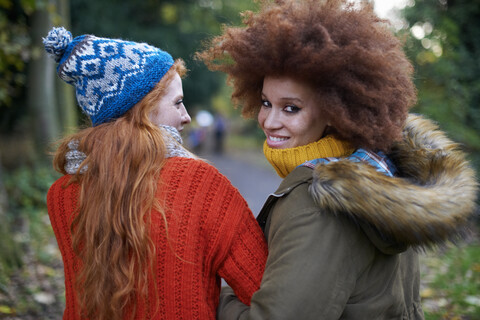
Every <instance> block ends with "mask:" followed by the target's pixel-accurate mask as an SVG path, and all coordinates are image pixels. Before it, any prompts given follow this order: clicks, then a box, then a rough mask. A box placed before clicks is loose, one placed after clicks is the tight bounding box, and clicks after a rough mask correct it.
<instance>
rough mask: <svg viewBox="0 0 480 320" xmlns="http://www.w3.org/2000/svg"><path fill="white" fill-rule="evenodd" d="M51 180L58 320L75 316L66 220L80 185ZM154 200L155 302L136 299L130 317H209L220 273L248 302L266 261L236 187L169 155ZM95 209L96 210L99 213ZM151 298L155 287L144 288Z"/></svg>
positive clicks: (207, 168) (197, 163)
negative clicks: (59, 273)
mask: <svg viewBox="0 0 480 320" xmlns="http://www.w3.org/2000/svg"><path fill="white" fill-rule="evenodd" d="M70 177H71V176H69V175H66V176H63V177H62V178H60V179H59V180H57V181H56V182H55V183H54V184H53V185H52V187H51V188H50V190H49V193H48V196H47V202H48V214H49V216H50V221H51V224H52V226H53V230H54V232H55V236H56V238H57V242H58V245H59V247H60V251H61V253H62V257H63V262H64V270H65V288H66V290H65V294H66V309H65V312H64V319H69V320H70V319H80V317H79V306H78V304H77V303H76V294H75V290H74V281H75V275H76V274H77V272H78V269H79V265H80V262H79V259H78V258H77V257H76V256H75V254H74V252H73V249H72V240H71V234H70V225H71V222H72V219H73V217H74V212H75V210H76V208H77V198H78V193H79V185H78V184H75V183H74V184H70V185H68V186H66V184H67V183H68V181H69V180H70ZM160 181H161V182H159V191H158V197H159V200H160V203H161V204H163V205H164V208H165V210H166V215H167V221H168V240H167V236H166V230H165V226H164V222H163V219H162V216H161V215H160V214H159V213H158V212H153V213H152V225H151V229H150V230H151V231H150V232H151V238H152V240H153V242H154V243H155V247H156V265H155V271H156V274H155V276H156V287H157V296H158V298H159V299H158V306H155V302H154V301H141V300H140V299H139V301H138V307H139V312H138V313H137V314H136V315H135V319H143V318H146V319H189V320H190V319H215V314H216V308H217V305H218V298H219V293H220V277H222V278H224V279H225V280H226V281H227V283H228V284H229V285H230V286H231V287H232V288H233V289H234V290H235V292H236V294H237V295H238V297H239V298H240V299H241V300H242V301H244V302H245V303H248V304H249V303H250V298H251V296H252V294H253V293H254V292H255V291H256V290H257V289H258V287H259V284H260V280H261V278H262V274H263V269H264V265H265V261H266V255H267V248H266V244H265V240H264V237H263V234H262V232H261V230H260V227H259V226H258V224H257V222H256V221H255V218H254V217H253V215H252V213H251V211H250V210H249V209H248V206H247V204H246V202H245V200H244V199H243V198H242V197H241V195H240V193H239V192H238V190H237V189H235V188H234V187H233V186H232V185H231V184H230V182H229V181H228V180H227V179H226V178H225V177H224V176H223V175H222V174H221V173H219V172H218V170H217V169H215V168H214V167H213V166H211V165H209V164H207V163H206V162H204V161H201V160H196V159H191V158H182V157H173V158H169V159H168V160H167V162H166V164H165V166H164V167H163V168H162V172H161V177H160ZM99 214H100V213H99ZM149 290H150V293H152V294H151V296H152V297H153V296H155V295H154V294H153V290H154V285H153V284H151V285H150V287H149Z"/></svg>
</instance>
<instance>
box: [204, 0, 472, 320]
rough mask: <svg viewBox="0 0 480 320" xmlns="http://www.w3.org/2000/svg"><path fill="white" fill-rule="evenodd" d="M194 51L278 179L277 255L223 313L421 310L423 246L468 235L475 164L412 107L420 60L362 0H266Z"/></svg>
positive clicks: (269, 207) (271, 236)
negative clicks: (223, 85)
mask: <svg viewBox="0 0 480 320" xmlns="http://www.w3.org/2000/svg"><path fill="white" fill-rule="evenodd" d="M244 24H245V26H243V27H230V28H226V29H225V30H224V32H223V34H222V35H220V36H218V37H216V38H214V39H213V40H212V42H211V43H210V44H209V47H208V48H207V49H205V50H204V51H202V52H200V53H198V55H197V56H198V58H199V59H201V60H203V61H204V62H206V64H207V65H208V66H209V68H210V69H212V70H216V71H223V72H225V73H226V74H227V75H228V77H229V83H230V84H232V85H233V88H234V91H233V94H232V98H233V100H234V102H236V104H237V105H241V106H242V108H243V109H242V112H243V115H244V116H247V117H256V118H257V119H258V123H259V125H260V127H261V129H262V130H263V131H264V133H265V135H266V141H265V143H264V147H263V151H264V154H265V157H266V158H267V159H268V161H269V162H270V163H271V165H272V166H273V167H274V168H275V170H276V171H277V173H278V174H279V175H280V176H281V177H282V178H284V180H283V181H282V183H281V184H280V186H279V187H278V189H277V190H276V191H275V192H274V193H272V194H271V195H270V196H269V198H268V199H267V201H266V203H265V205H264V207H263V209H262V210H261V212H260V213H259V215H258V218H257V220H258V222H259V223H260V225H261V226H262V228H263V230H264V234H265V237H266V239H267V242H268V250H269V255H268V259H267V264H266V268H265V273H264V275H263V278H262V283H261V285H260V289H259V290H258V291H257V292H256V293H254V295H253V297H252V300H251V306H249V307H248V306H246V305H244V304H243V303H241V302H240V301H239V300H238V299H237V297H236V296H235V295H234V294H233V291H232V290H231V289H229V288H224V289H223V290H222V294H221V300H220V306H219V309H218V311H219V314H218V317H219V319H275V320H279V319H302V320H306V319H369V320H370V319H423V318H424V315H423V311H422V308H421V304H420V294H419V287H420V277H419V261H418V251H419V249H423V248H429V247H434V246H436V245H437V244H439V243H442V242H445V241H448V240H449V239H452V238H457V237H458V236H460V235H461V234H462V233H463V232H461V231H462V230H464V226H465V225H466V222H467V221H468V219H469V218H470V216H471V215H472V213H473V211H474V207H475V197H476V191H477V184H476V180H475V174H474V171H473V170H472V169H471V168H470V165H469V163H468V162H467V161H466V159H465V155H464V154H463V152H461V151H460V150H459V148H458V145H457V144H455V143H453V142H452V141H450V140H449V139H448V138H447V137H446V135H445V134H444V133H442V132H441V131H440V130H438V127H437V126H436V125H435V124H434V123H432V122H431V121H429V120H427V119H424V118H423V117H421V116H418V115H413V114H409V113H408V110H409V109H410V108H411V107H412V106H413V105H414V104H415V102H416V89H415V87H414V85H413V82H412V73H413V68H412V65H411V63H410V62H409V61H408V60H407V58H406V56H405V54H404V52H403V50H402V46H401V42H400V41H399V40H398V39H397V38H396V37H395V36H394V35H393V34H392V32H391V30H390V26H389V24H388V22H387V21H384V20H381V19H379V18H378V17H377V16H376V15H375V13H374V11H373V5H372V4H371V3H369V2H367V1H363V2H356V3H353V2H351V1H347V0H323V1H320V0H301V1H300V0H298V1H296V0H277V1H261V4H260V10H259V11H258V12H257V13H252V12H246V13H245V14H244Z"/></svg>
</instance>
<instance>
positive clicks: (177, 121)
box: [150, 73, 191, 132]
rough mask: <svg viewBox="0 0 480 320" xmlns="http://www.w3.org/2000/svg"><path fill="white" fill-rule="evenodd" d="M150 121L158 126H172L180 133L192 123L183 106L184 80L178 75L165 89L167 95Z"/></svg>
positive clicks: (152, 113) (152, 114)
mask: <svg viewBox="0 0 480 320" xmlns="http://www.w3.org/2000/svg"><path fill="white" fill-rule="evenodd" d="M150 120H151V121H152V122H153V123H154V124H155V125H157V126H159V125H167V126H172V127H175V128H176V129H177V130H178V131H180V132H181V131H182V130H183V126H184V125H186V124H189V123H190V121H191V118H190V115H189V114H188V112H187V110H186V109H185V106H184V105H183V89H182V79H181V78H180V76H179V75H178V73H176V74H175V76H174V78H173V79H172V81H170V83H169V84H168V86H167V87H166V88H165V94H164V95H163V96H162V98H161V99H160V100H159V102H158V104H157V107H156V108H155V109H153V110H152V112H151V113H150Z"/></svg>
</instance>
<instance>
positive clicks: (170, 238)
mask: <svg viewBox="0 0 480 320" xmlns="http://www.w3.org/2000/svg"><path fill="white" fill-rule="evenodd" d="M44 45H45V49H46V51H47V52H48V53H49V54H50V55H51V56H52V57H53V58H54V59H55V60H56V61H57V62H58V67H57V72H58V75H59V77H60V78H61V79H63V80H64V81H66V82H68V83H70V84H72V85H73V86H74V87H75V89H76V97H77V101H78V104H79V106H80V107H81V108H82V110H83V111H84V113H86V114H87V115H88V117H89V119H90V120H91V123H92V126H91V127H86V128H84V129H81V130H79V131H78V132H77V133H75V134H73V135H70V136H68V137H66V138H64V139H63V140H62V141H61V143H60V145H59V148H58V150H57V151H56V154H55V159H54V167H55V168H56V170H57V171H59V172H60V173H62V174H64V176H62V177H61V178H60V179H58V180H57V181H56V182H55V183H54V184H53V185H52V186H51V188H50V190H49V192H48V197H47V202H48V213H49V217H50V221H51V224H52V227H53V230H54V232H55V236H56V238H57V242H58V245H59V248H60V251H61V254H62V258H63V262H64V272H65V292H66V293H65V294H66V308H65V312H64V316H63V317H64V319H69V320H70V319H85V318H88V319H108V320H112V319H215V314H216V309H217V305H218V299H219V293H220V283H221V282H220V277H223V278H224V279H225V280H226V282H227V283H228V284H229V285H230V286H231V287H232V288H233V289H234V291H235V293H236V294H237V295H238V297H239V299H240V300H241V301H242V302H243V303H245V304H246V305H248V304H249V303H250V298H251V295H252V294H253V292H254V291H256V290H257V289H258V287H259V284H260V280H261V276H262V272H263V269H264V265H265V260H266V254H267V252H266V244H265V240H264V237H263V234H262V231H261V229H260V227H259V226H258V224H257V222H256V221H255V218H254V217H253V215H252V213H251V211H250V210H249V208H248V206H247V203H246V202H245V200H244V199H243V198H242V197H241V195H240V194H239V192H238V190H237V189H235V188H234V187H233V186H232V185H231V184H230V182H229V181H228V180H227V179H226V178H225V177H224V176H223V175H222V174H220V173H219V172H218V171H217V170H216V169H215V168H214V167H212V166H211V165H209V164H207V163H206V162H205V161H203V160H201V159H198V158H197V157H195V156H194V155H193V154H192V153H190V152H189V151H187V150H186V149H185V148H184V147H183V146H182V139H181V137H180V132H181V131H182V129H183V127H184V126H185V125H187V124H189V123H190V120H191V119H190V116H189V115H188V112H187V110H186V109H185V106H184V104H183V90H182V80H181V77H182V76H183V75H184V74H185V72H186V68H185V65H184V62H183V61H182V60H181V59H178V60H176V61H174V60H173V59H172V57H171V55H170V54H168V53H167V52H165V51H162V50H160V49H158V48H156V47H153V46H150V45H148V44H145V43H136V42H131V41H124V40H119V39H107V38H99V37H95V36H93V35H82V36H79V37H76V38H72V35H71V33H70V32H68V31H67V30H65V29H64V28H53V29H52V30H51V31H50V32H49V34H48V36H47V37H46V38H45V39H44Z"/></svg>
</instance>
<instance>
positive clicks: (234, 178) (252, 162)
mask: <svg viewBox="0 0 480 320" xmlns="http://www.w3.org/2000/svg"><path fill="white" fill-rule="evenodd" d="M201 157H203V158H205V159H207V160H209V161H211V163H212V165H214V166H215V167H216V168H217V169H218V170H219V171H220V172H221V173H223V174H224V175H225V176H226V177H227V178H228V179H229V180H230V181H231V182H232V184H233V185H234V186H235V187H236V188H237V189H238V190H239V191H240V193H241V194H242V196H243V197H244V198H245V200H246V201H247V203H248V205H249V206H250V209H251V210H252V212H253V214H254V215H255V216H257V214H258V213H259V212H260V209H262V206H263V204H264V202H265V200H266V199H267V197H268V195H269V194H270V193H272V192H274V191H275V190H277V187H278V186H279V185H280V182H281V180H282V179H281V178H280V177H279V176H278V175H277V174H276V173H275V171H274V169H273V168H272V167H270V166H269V164H268V163H267V162H266V160H265V159H264V158H263V154H255V153H238V154H234V155H233V154H228V153H226V154H222V155H217V154H210V153H209V154H202V155H201Z"/></svg>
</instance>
